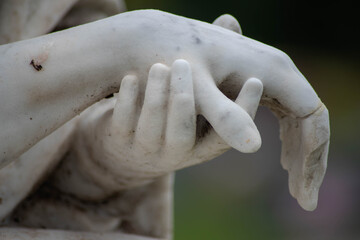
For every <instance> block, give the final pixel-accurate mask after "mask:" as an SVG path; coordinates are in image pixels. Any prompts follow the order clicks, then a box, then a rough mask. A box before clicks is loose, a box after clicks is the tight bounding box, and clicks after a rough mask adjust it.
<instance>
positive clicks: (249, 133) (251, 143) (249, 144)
mask: <svg viewBox="0 0 360 240" xmlns="http://www.w3.org/2000/svg"><path fill="white" fill-rule="evenodd" d="M244 136H246V138H245V139H244V140H243V141H242V143H241V142H240V141H239V142H240V143H241V145H240V146H239V149H238V150H239V151H241V152H243V153H254V152H257V151H258V150H259V149H260V147H261V136H260V133H259V131H258V130H257V128H256V127H255V128H253V127H248V129H247V130H245V131H244Z"/></svg>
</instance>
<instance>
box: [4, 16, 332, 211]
mask: <svg viewBox="0 0 360 240" xmlns="http://www.w3.org/2000/svg"><path fill="white" fill-rule="evenodd" d="M0 55H1V56H2V57H1V59H0V84H1V88H0V101H1V102H6V103H8V104H2V105H1V106H0V121H1V122H2V124H1V129H0V134H1V135H0V142H1V151H0V154H1V155H2V157H1V158H0V159H1V162H2V163H3V164H6V163H7V162H9V161H11V160H13V159H15V158H16V157H18V156H19V155H20V154H21V153H23V152H24V151H26V150H27V149H29V148H30V147H31V146H33V145H34V144H35V143H36V142H38V141H39V140H40V139H42V138H43V137H45V136H46V135H48V134H50V133H51V132H53V131H54V130H55V129H57V128H58V127H59V126H61V125H62V124H64V123H65V122H66V121H68V120H69V119H71V118H72V117H74V116H75V115H76V114H78V113H79V112H81V111H82V110H83V109H85V108H86V107H87V106H89V105H91V104H93V103H95V102H96V101H98V100H100V99H101V98H103V97H105V96H107V95H108V94H110V93H113V92H116V91H118V90H119V88H120V82H121V79H123V77H124V76H125V75H129V74H130V75H131V74H134V75H136V76H138V78H139V79H140V81H139V88H140V91H144V86H145V85H146V81H145V80H144V79H146V76H147V72H148V70H149V69H150V67H151V66H152V65H153V64H154V63H156V62H161V63H163V64H166V65H168V66H170V65H171V64H172V62H174V61H175V60H176V59H178V58H184V59H187V60H188V61H189V63H190V64H191V66H193V67H194V68H193V79H194V96H195V103H196V106H195V107H196V108H195V109H196V113H197V114H200V115H203V116H204V117H205V118H206V119H207V120H208V121H209V122H210V124H211V125H212V127H213V128H214V129H215V131H216V132H217V134H219V135H220V137H221V138H222V139H224V141H225V142H226V143H227V144H228V145H230V146H232V147H234V148H236V149H238V150H240V151H243V152H253V151H255V150H257V149H258V147H259V146H260V142H261V141H260V136H259V133H258V131H257V130H256V127H255V125H254V123H253V121H252V119H251V118H250V117H249V116H248V114H247V113H246V112H245V111H244V110H243V109H242V108H240V107H239V106H238V105H236V104H235V103H234V102H233V101H231V100H229V98H232V99H235V98H236V96H237V93H238V92H239V90H240V88H241V87H242V86H243V85H244V83H245V81H246V80H248V79H250V78H252V77H255V78H257V79H259V80H260V81H261V82H262V84H263V86H264V93H263V96H262V99H261V103H262V104H264V105H265V106H268V107H270V108H271V109H272V110H273V111H274V112H275V113H276V114H277V116H279V118H280V126H281V137H282V140H283V151H282V152H283V154H282V164H283V166H284V168H286V169H287V170H288V171H289V179H290V191H291V193H292V194H293V195H294V196H295V197H296V198H297V199H298V201H299V203H300V204H301V205H302V206H303V207H304V208H306V209H313V208H314V207H315V206H316V202H317V189H318V187H319V185H320V183H321V181H322V178H323V175H324V172H325V168H326V159H327V149H328V139H329V125H328V113H327V110H326V108H325V106H324V105H323V104H322V103H321V101H320V99H319V98H318V97H317V95H316V93H315V92H314V90H313V89H312V88H311V86H310V84H309V83H308V82H307V81H306V79H305V78H304V77H303V76H302V75H301V73H300V72H299V71H298V70H297V69H296V67H295V66H294V64H293V63H292V61H291V60H290V59H289V57H288V56H287V55H286V54H284V53H282V52H281V51H279V50H276V49H274V48H272V47H269V46H267V45H264V44H262V43H259V42H257V41H254V40H252V39H249V38H246V37H244V36H242V35H240V34H238V33H234V32H232V31H229V30H226V29H224V28H221V27H217V26H214V25H210V24H207V23H203V22H199V21H195V20H190V19H186V18H182V17H178V16H175V15H171V14H167V13H163V12H159V11H153V10H147V11H135V12H128V13H124V14H120V15H117V16H114V17H111V18H108V19H104V20H101V21H97V22H94V23H91V24H87V25H83V26H79V27H76V28H72V29H69V30H65V31H62V32H58V33H53V34H50V35H47V36H43V37H40V38H34V39H31V40H26V41H21V42H17V43H13V44H7V45H3V46H1V47H0ZM14 69H16V70H17V71H14ZM219 88H220V89H221V90H222V92H223V93H225V95H227V96H228V97H229V98H228V97H226V96H225V95H224V94H223V93H222V92H221V91H220V90H219ZM234 96H235V97H234ZM209 106H211V107H209ZM224 106H225V107H224ZM249 139H250V141H248V140H249ZM19 142H21V143H24V144H18V143H19ZM299 146H300V147H299Z"/></svg>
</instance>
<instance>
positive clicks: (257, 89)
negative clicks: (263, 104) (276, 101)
mask: <svg viewBox="0 0 360 240" xmlns="http://www.w3.org/2000/svg"><path fill="white" fill-rule="evenodd" d="M245 85H246V86H247V87H248V88H249V90H250V91H251V92H254V93H260V94H262V92H263V88H264V86H263V83H262V82H261V81H260V80H259V79H257V78H250V79H249V80H247V81H246V83H245Z"/></svg>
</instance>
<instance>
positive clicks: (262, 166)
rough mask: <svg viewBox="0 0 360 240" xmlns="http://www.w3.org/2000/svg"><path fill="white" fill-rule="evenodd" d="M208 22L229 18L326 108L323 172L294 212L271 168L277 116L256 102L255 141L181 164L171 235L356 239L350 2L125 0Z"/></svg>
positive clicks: (180, 239)
mask: <svg viewBox="0 0 360 240" xmlns="http://www.w3.org/2000/svg"><path fill="white" fill-rule="evenodd" d="M126 2H127V6H128V9H129V10H135V9H145V8H153V9H160V10H164V11H167V12H171V13H175V14H179V15H182V16H186V17H190V18H195V19H198V20H202V21H206V22H212V21H213V20H214V19H215V18H217V17H218V16H219V15H221V14H223V13H230V14H232V15H233V16H235V17H236V18H237V19H238V20H239V22H240V24H241V26H242V30H243V33H244V35H246V36H248V37H251V38H254V39H256V40H259V41H261V42H264V43H267V44H270V45H273V46H275V47H277V48H279V49H281V50H283V51H285V52H286V53H288V55H289V56H290V57H291V58H292V59H293V61H294V62H295V64H296V65H297V66H298V68H299V69H300V71H301V72H302V73H303V74H304V75H305V76H306V77H307V79H308V81H309V82H310V83H311V85H312V86H313V87H314V89H315V90H316V92H317V93H318V95H319V97H320V98H321V99H322V101H323V102H324V103H325V104H326V106H327V107H328V109H329V111H330V118H331V121H330V123H331V134H332V136H331V144H330V153H329V162H328V171H327V174H326V176H325V179H324V182H323V185H322V187H321V190H320V196H319V204H318V208H317V209H316V210H315V211H313V212H306V211H304V210H302V209H301V208H300V207H299V206H298V205H297V203H296V200H294V199H293V198H292V197H291V196H290V194H289V192H288V186H287V172H286V171H284V170H283V169H282V168H281V166H280V146H281V143H280V141H279V137H278V136H279V127H278V123H277V120H276V119H275V117H274V116H272V114H271V113H270V112H269V111H268V110H267V109H264V108H260V110H259V112H258V114H257V117H256V123H257V126H258V128H259V130H260V133H261V134H262V138H263V145H262V148H261V149H260V150H259V151H258V152H257V153H255V154H241V153H238V152H236V151H233V150H232V151H229V152H227V153H226V154H224V155H222V156H220V157H218V158H217V159H215V160H213V161H210V162H208V163H205V164H202V165H199V166H194V167H191V168H188V169H184V170H181V171H179V172H178V173H177V175H176V184H175V239H176V240H185V239H278V240H279V239H286V240H288V239H294V240H296V239H310V240H312V239H314V240H315V239H316V240H319V239H327V240H329V239H330V240H331V239H354V240H355V239H360V206H359V204H358V203H360V201H359V200H360V191H359V190H360V188H359V187H360V168H359V165H360V161H359V158H360V157H359V156H360V144H359V142H360V141H359V140H358V134H360V126H359V125H360V101H359V97H360V94H359V91H360V60H359V53H360V51H359V45H358V44H359V42H360V41H359V40H360V39H359V27H358V25H359V20H358V15H357V12H356V11H357V10H356V9H358V7H357V6H355V1H346V0H345V1H344V0H343V1H336V2H331V1H290V0H287V1H286V0H258V1H254V0H237V1H231V0H222V1H221V2H220V1H211V0H208V1H199V0H127V1H126Z"/></svg>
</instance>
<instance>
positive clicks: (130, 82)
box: [121, 75, 138, 87]
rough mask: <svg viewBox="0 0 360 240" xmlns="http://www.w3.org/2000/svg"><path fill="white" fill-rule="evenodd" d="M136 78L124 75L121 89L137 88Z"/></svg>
mask: <svg viewBox="0 0 360 240" xmlns="http://www.w3.org/2000/svg"><path fill="white" fill-rule="evenodd" d="M137 85H138V78H137V77H136V76H135V75H126V76H125V77H124V78H123V80H122V81H121V87H130V86H132V87H137Z"/></svg>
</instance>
